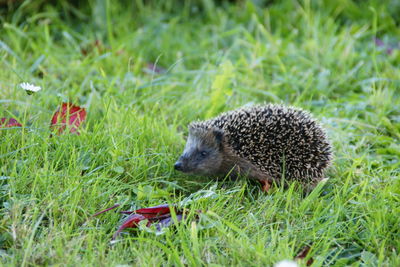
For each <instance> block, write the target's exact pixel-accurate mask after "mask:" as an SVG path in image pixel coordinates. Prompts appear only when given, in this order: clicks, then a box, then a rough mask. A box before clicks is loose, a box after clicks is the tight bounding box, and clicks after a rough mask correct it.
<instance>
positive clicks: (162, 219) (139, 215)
mask: <svg viewBox="0 0 400 267" xmlns="http://www.w3.org/2000/svg"><path fill="white" fill-rule="evenodd" d="M118 206H119V205H118V204H116V205H114V206H112V207H111V208H108V209H105V210H102V211H99V212H97V213H96V214H94V215H93V217H95V216H98V215H100V214H102V213H104V212H107V211H109V210H112V209H114V208H116V207H118ZM120 213H123V214H130V215H129V216H128V218H127V219H126V220H125V221H123V222H122V224H121V225H120V226H119V227H118V230H117V231H116V232H115V234H114V235H113V237H112V240H114V239H115V238H116V237H117V236H118V235H119V234H120V233H121V232H122V231H123V230H124V229H126V228H137V227H138V226H139V223H140V222H141V221H144V220H147V224H146V226H147V227H149V226H151V225H153V224H154V225H155V227H156V229H157V230H158V231H161V229H162V228H165V227H168V226H170V225H171V224H172V222H173V220H172V218H171V207H170V206H169V205H167V204H164V205H159V206H154V207H149V208H142V209H138V210H135V211H120ZM175 213H176V218H177V220H178V221H181V220H182V218H183V216H184V210H177V209H175Z"/></svg>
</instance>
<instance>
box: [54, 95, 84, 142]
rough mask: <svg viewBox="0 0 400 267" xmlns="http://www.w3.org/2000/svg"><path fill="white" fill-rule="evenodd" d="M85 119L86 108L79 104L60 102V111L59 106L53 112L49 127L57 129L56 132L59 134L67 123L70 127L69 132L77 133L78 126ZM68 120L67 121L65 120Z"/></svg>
mask: <svg viewBox="0 0 400 267" xmlns="http://www.w3.org/2000/svg"><path fill="white" fill-rule="evenodd" d="M85 119H86V110H85V109H84V108H81V107H79V106H75V105H73V104H71V103H62V105H61V111H60V108H58V109H57V111H56V112H55V113H54V115H53V118H52V119H51V125H50V127H51V128H52V129H53V130H54V129H56V130H57V134H58V135H60V134H62V133H63V132H64V131H65V128H66V127H67V125H68V126H69V127H70V130H69V132H70V133H73V134H78V135H79V132H78V127H79V126H80V125H81V123H82V122H83V121H84V120H85ZM67 120H68V122H67Z"/></svg>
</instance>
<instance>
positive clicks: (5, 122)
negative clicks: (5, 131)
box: [0, 118, 22, 128]
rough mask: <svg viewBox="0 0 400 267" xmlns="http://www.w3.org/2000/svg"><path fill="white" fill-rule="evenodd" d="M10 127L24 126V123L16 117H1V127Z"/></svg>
mask: <svg viewBox="0 0 400 267" xmlns="http://www.w3.org/2000/svg"><path fill="white" fill-rule="evenodd" d="M9 127H22V124H21V123H19V122H18V121H17V120H16V119H14V118H1V119H0V128H9Z"/></svg>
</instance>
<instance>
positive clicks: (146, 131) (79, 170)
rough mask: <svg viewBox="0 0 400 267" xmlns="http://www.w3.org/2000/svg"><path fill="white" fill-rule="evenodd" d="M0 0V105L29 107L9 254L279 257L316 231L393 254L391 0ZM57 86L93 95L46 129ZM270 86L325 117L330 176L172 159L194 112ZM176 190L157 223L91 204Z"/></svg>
mask: <svg viewBox="0 0 400 267" xmlns="http://www.w3.org/2000/svg"><path fill="white" fill-rule="evenodd" d="M0 5H1V7H0V14H1V15H0V20H1V29H0V58H1V60H0V70H1V71H0V117H15V118H17V119H18V120H19V121H20V122H21V123H22V124H23V125H24V127H23V128H0V214H1V216H0V260H1V263H2V265H5V266H41V265H57V266H58V265H66V266H76V265H83V266H91V265H93V266H99V265H100V266H102V265H104V266H117V265H119V264H127V265H133V266H160V265H176V266H181V265H189V266H201V265H214V266H220V265H234V266H272V265H273V264H274V263H276V262H277V261H279V260H282V259H293V257H294V256H295V255H296V254H297V252H298V251H299V250H300V249H301V248H302V247H304V246H305V245H310V246H311V251H310V254H309V257H312V258H313V259H314V264H313V266H327V265H333V266H349V265H351V266H399V265H400V260H399V259H400V255H399V253H400V252H399V250H400V241H399V240H400V219H399V218H400V217H399V214H400V204H399V201H400V178H399V169H400V163H399V162H400V161H399V156H400V152H399V151H400V142H399V139H400V99H399V95H400V94H399V93H400V89H399V87H400V80H399V77H400V71H399V68H398V66H399V63H400V37H399V23H400V19H399V16H398V14H400V4H399V2H398V1H395V0H392V1H389V0H387V1H378V0H368V1H355V0H353V1H351V0H340V1H327V0H326V1H310V0H304V1H293V0H284V1H273V0H270V1H210V0H202V1H194V0H193V1H172V0H168V1H167V0H166V1H144V0H142V1H140V0H137V1H111V0H108V1H107V0H97V1H95V0H93V1H90V0H89V1H54V2H53V1H44V0H39V1H1V2H0ZM376 39H379V40H378V43H379V41H382V43H383V45H380V44H379V45H377V44H376V42H375V40H376ZM21 82H29V83H32V84H36V85H39V86H41V87H42V88H43V89H42V91H40V92H39V93H37V94H35V95H32V96H28V95H27V94H26V93H25V92H24V91H23V90H22V89H21V88H20V87H19V83H21ZM63 101H70V102H73V103H75V104H78V105H81V106H85V107H86V108H87V111H88V119H87V122H86V125H85V128H84V130H83V132H82V134H81V135H80V136H76V135H63V136H57V137H53V138H50V137H49V135H50V130H49V127H48V126H49V123H50V119H51V116H52V114H53V112H54V111H55V110H56V108H57V107H58V106H59V105H60V103H61V102H63ZM266 102H272V103H284V104H288V105H294V106H298V107H301V108H304V109H307V110H310V111H311V112H312V113H313V114H314V115H315V117H316V118H317V119H318V120H320V121H321V122H322V123H323V125H324V126H325V127H326V128H327V131H328V134H329V137H330V139H331V140H332V144H333V146H334V150H335V160H334V163H333V166H332V168H331V169H330V170H329V172H328V174H327V176H328V177H329V178H330V179H329V181H328V182H327V183H326V184H324V185H322V184H321V186H319V187H318V188H317V189H316V190H315V191H313V193H312V194H310V195H308V196H303V194H302V190H301V188H299V187H296V185H293V186H291V187H290V188H288V189H274V190H273V191H272V192H271V193H269V194H264V193H262V192H260V190H259V187H258V185H257V184H255V183H252V182H251V181H247V180H239V181H226V180H221V181H214V180H210V179H208V178H207V177H193V176H186V175H183V174H181V173H176V172H175V171H173V167H172V166H173V163H174V161H175V160H176V158H177V157H178V155H179V153H180V152H181V150H182V148H183V145H184V142H185V139H184V138H185V135H186V130H187V128H186V127H187V124H188V123H189V122H190V121H193V120H197V119H205V118H210V117H212V116H215V115H217V114H218V113H219V112H222V111H226V110H230V109H234V108H236V107H239V106H242V105H246V104H255V103H266ZM182 200H185V201H186V202H188V204H190V205H188V208H189V209H190V213H189V215H188V217H187V218H186V219H185V220H184V221H183V222H181V223H179V224H178V225H177V226H176V227H172V228H169V229H167V230H166V231H165V233H164V234H162V235H156V234H155V233H154V231H153V230H152V229H150V230H147V231H146V230H144V229H142V230H140V231H132V232H131V233H127V234H124V235H121V237H120V239H118V241H117V242H116V243H113V244H110V238H111V236H112V234H113V232H114V231H115V229H116V226H117V225H118V224H119V223H120V219H121V216H120V215H119V214H117V213H114V212H109V213H106V214H104V215H102V216H100V217H98V218H95V219H93V218H91V217H90V216H91V215H92V214H94V213H95V212H96V211H98V210H101V209H103V208H105V207H108V206H111V205H113V204H114V203H121V204H122V206H123V209H135V208H139V207H145V206H151V205H158V204H161V203H170V204H172V203H178V202H180V201H182ZM195 210H203V213H202V214H201V215H200V220H199V221H198V222H196V220H195V218H194V217H195V215H194V211H195ZM300 264H302V265H304V264H305V262H301V263H300Z"/></svg>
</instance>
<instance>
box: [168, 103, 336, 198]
mask: <svg viewBox="0 0 400 267" xmlns="http://www.w3.org/2000/svg"><path fill="white" fill-rule="evenodd" d="M331 159H332V149H331V145H330V143H329V140H328V139H327V136H326V133H325V131H324V129H323V128H322V127H321V126H320V124H319V123H318V122H317V121H316V120H315V119H313V118H312V117H311V115H310V114H309V113H308V112H306V111H304V110H301V109H298V108H294V107H288V106H283V105H274V104H268V105H258V106H251V107H243V108H239V109H237V110H233V111H229V112H226V113H222V114H221V115H219V116H217V117H215V118H213V119H209V120H206V121H196V122H192V123H191V124H190V125H189V136H188V138H187V142H186V145H185V148H184V151H183V153H182V155H181V156H180V157H179V159H178V160H177V162H176V163H175V165H174V168H175V169H176V170H178V171H181V172H184V173H188V174H195V175H203V176H217V177H218V176H231V177H239V176H245V177H248V178H251V179H255V180H258V181H259V182H260V183H261V184H262V185H263V187H262V189H263V190H264V191H268V189H269V188H270V186H271V185H272V184H277V185H281V184H282V182H283V183H284V184H285V185H287V182H289V181H294V180H296V181H299V182H300V183H301V184H304V185H306V188H307V190H310V189H312V188H314V187H315V185H316V184H317V183H318V182H319V181H321V180H322V179H323V178H324V173H325V170H326V168H327V167H328V166H329V165H330V162H331Z"/></svg>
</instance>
